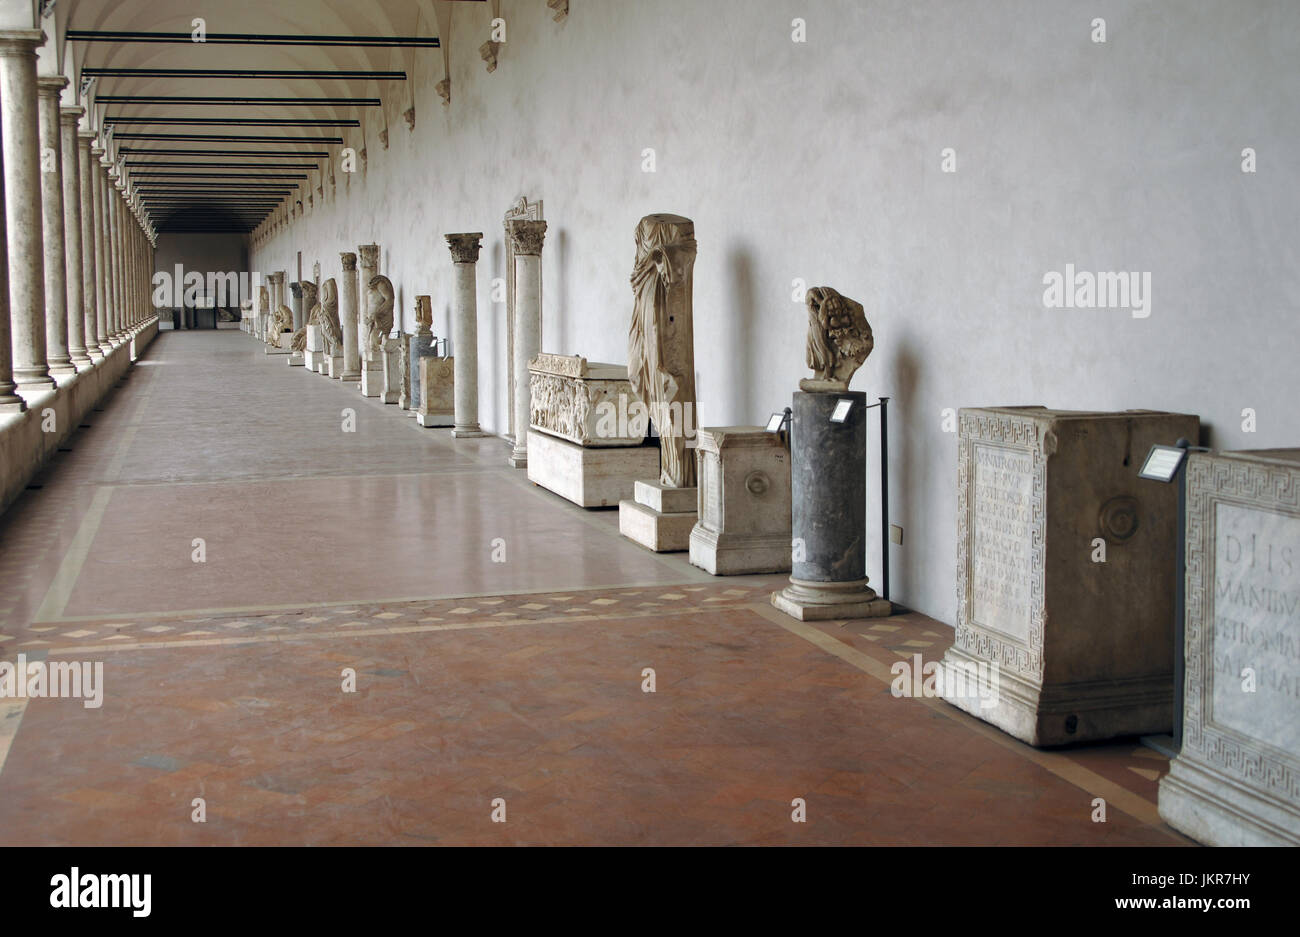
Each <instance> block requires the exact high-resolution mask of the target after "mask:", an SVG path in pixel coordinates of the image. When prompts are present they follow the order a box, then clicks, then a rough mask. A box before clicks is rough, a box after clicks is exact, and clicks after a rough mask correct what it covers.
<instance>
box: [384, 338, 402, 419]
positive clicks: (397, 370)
mask: <svg viewBox="0 0 1300 937" xmlns="http://www.w3.org/2000/svg"><path fill="white" fill-rule="evenodd" d="M382 365H383V381H384V386H383V392H382V393H381V394H380V396H381V397H382V398H383V401H384V403H394V404H395V403H397V401H398V400H400V399H401V397H402V353H401V350H400V345H399V344H398V340H397V339H395V338H389V339H386V340H385V341H384V355H383V359H382Z"/></svg>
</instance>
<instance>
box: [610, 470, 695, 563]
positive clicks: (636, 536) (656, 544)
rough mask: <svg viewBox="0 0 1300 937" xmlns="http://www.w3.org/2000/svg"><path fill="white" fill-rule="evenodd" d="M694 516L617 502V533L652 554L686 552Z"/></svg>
mask: <svg viewBox="0 0 1300 937" xmlns="http://www.w3.org/2000/svg"><path fill="white" fill-rule="evenodd" d="M656 452H657V450H656ZM697 517H698V515H697V514H696V513H695V512H694V511H689V512H685V513H680V514H663V513H661V512H659V511H656V510H655V509H654V508H650V507H646V506H645V505H644V504H639V503H638V502H636V501H620V502H619V503H618V532H619V533H621V534H622V535H623V536H624V537H627V538H628V539H629V540H631V541H633V542H634V543H639V544H641V546H643V547H645V548H646V549H649V550H653V551H655V552H656V553H680V552H682V551H683V550H688V549H690V545H691V529H692V528H694V527H695V521H696V518H697Z"/></svg>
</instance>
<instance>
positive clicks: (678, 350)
mask: <svg viewBox="0 0 1300 937" xmlns="http://www.w3.org/2000/svg"><path fill="white" fill-rule="evenodd" d="M694 269H695V223H694V222H693V221H691V220H690V219H689V218H683V217H681V216H680V215H666V214H655V215H646V216H645V217H644V218H642V219H641V222H640V223H639V224H638V225H637V227H636V265H635V267H633V270H632V293H633V296H634V298H635V299H634V303H633V306H632V326H631V329H630V330H629V332H628V339H627V376H628V380H629V381H630V382H631V384H632V392H633V394H635V395H636V397H637V399H638V400H639V401H640V402H641V403H642V404H644V405H645V408H646V410H647V411H648V412H649V416H650V420H651V422H652V423H653V424H654V427H655V429H656V430H657V431H658V433H659V452H660V471H659V481H660V483H661V484H663V485H666V486H669V487H673V488H692V487H694V486H695V453H693V452H691V451H690V448H689V447H688V446H687V441H688V438H693V437H694V433H695V428H696V425H697V424H696V421H695V406H696V404H695V328H694V319H693V317H692V310H691V286H692V273H693V271H694Z"/></svg>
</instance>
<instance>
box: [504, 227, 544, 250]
mask: <svg viewBox="0 0 1300 937" xmlns="http://www.w3.org/2000/svg"><path fill="white" fill-rule="evenodd" d="M506 234H507V235H509V236H510V241H511V243H512V244H513V246H514V249H515V253H516V254H526V255H527V254H534V255H536V256H539V257H540V256H541V253H542V241H543V240H544V239H545V237H546V222H545V221H528V220H526V219H523V218H515V219H512V220H510V221H508V222H506Z"/></svg>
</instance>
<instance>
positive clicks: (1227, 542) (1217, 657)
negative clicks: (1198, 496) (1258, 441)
mask: <svg viewBox="0 0 1300 937" xmlns="http://www.w3.org/2000/svg"><path fill="white" fill-rule="evenodd" d="M1215 519H1216V523H1215V529H1216V535H1215V545H1214V546H1215V549H1214V634H1213V640H1212V642H1211V647H1212V649H1213V666H1214V675H1213V687H1214V690H1213V711H1212V718H1213V720H1214V722H1215V723H1216V724H1218V725H1219V726H1222V727H1223V728H1225V729H1230V730H1232V731H1234V732H1237V733H1240V734H1241V735H1244V736H1246V737H1248V738H1252V739H1258V740H1260V741H1263V742H1266V743H1268V744H1270V745H1274V746H1277V747H1278V748H1281V749H1283V750H1284V751H1286V752H1288V753H1290V754H1291V755H1292V757H1295V755H1296V753H1297V752H1300V518H1295V517H1290V516H1287V515H1284V514H1274V513H1269V512H1266V511H1261V510H1257V509H1253V508H1244V507H1239V506H1237V505H1233V504H1219V505H1217V510H1216V514H1215Z"/></svg>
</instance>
